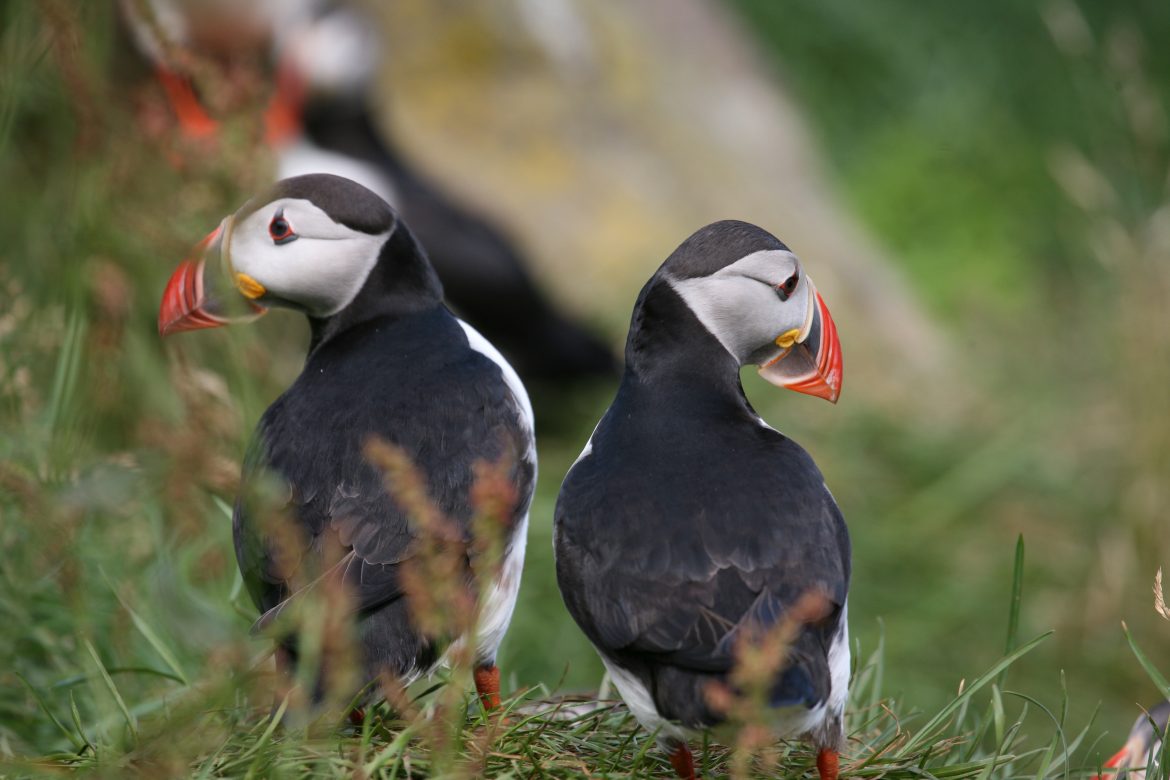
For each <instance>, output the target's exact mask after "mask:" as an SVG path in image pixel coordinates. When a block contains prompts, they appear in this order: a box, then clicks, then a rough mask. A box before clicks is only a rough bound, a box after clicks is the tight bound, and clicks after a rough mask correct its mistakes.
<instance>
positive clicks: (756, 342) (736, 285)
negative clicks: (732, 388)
mask: <svg viewBox="0 0 1170 780" xmlns="http://www.w3.org/2000/svg"><path fill="white" fill-rule="evenodd" d="M794 273H796V274H798V275H799V280H798V282H797V285H796V287H795V289H794V290H793V292H792V294H790V295H789V296H788V298H787V300H785V299H784V298H782V297H781V296H780V294H779V293H778V292H777V287H778V286H779V285H780V284H782V283H783V282H784V281H785V280H786V279H788V278H789V277H791V276H792V275H793V274H794ZM665 279H666V281H667V283H668V284H670V285H671V286H672V287H673V288H674V289H675V291H676V292H677V293H678V294H679V295H680V296H681V297H682V299H683V301H684V302H685V303H686V304H687V306H688V307H689V308H690V310H691V311H692V312H693V313H694V315H695V317H696V318H698V320H699V322H701V323H702V324H703V327H705V328H706V329H707V330H708V331H710V332H711V335H713V336H714V337H715V338H716V339H718V340H719V343H720V344H722V345H723V347H724V349H726V350H727V351H728V352H729V353H731V355H732V357H734V358H735V359H736V360H737V361H738V362H739V363H740V365H746V364H748V363H759V362H761V361H762V360H763V359H765V358H768V357H771V356H774V355H775V354H776V353H777V352H779V348H778V347H777V346H776V345H775V340H776V337H777V336H779V335H780V334H782V333H785V332H787V331H789V330H793V329H801V328H802V327H803V326H804V324H805V322H806V319H807V315H808V306H809V296H808V293H807V289H806V288H807V284H808V282H807V279H806V278H805V276H804V273H803V271H802V270H801V268H800V262H799V261H798V260H797V259H796V255H794V254H792V253H791V252H789V251H788V250H787V249H768V250H762V251H755V252H752V253H750V254H748V255H746V256H744V257H740V258H739V259H738V260H736V261H735V262H732V263H731V264H729V265H726V266H724V267H723V268H722V269H720V270H719V271H717V272H715V273H713V274H709V275H707V276H700V277H694V278H683V279H680V278H675V277H674V275H673V274H672V273H668V274H666V276H665Z"/></svg>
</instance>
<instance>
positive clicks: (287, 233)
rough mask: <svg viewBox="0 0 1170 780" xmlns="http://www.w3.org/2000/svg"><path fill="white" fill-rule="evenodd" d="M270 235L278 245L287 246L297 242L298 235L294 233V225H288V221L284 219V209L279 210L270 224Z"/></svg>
mask: <svg viewBox="0 0 1170 780" xmlns="http://www.w3.org/2000/svg"><path fill="white" fill-rule="evenodd" d="M268 235H269V236H271V237H272V241H273V243H276V244H287V243H288V242H290V241H296V240H297V234H296V233H294V232H293V229H292V225H290V224H288V220H287V219H285V218H284V209H277V211H276V214H274V215H273V217H272V221H271V222H269V223H268Z"/></svg>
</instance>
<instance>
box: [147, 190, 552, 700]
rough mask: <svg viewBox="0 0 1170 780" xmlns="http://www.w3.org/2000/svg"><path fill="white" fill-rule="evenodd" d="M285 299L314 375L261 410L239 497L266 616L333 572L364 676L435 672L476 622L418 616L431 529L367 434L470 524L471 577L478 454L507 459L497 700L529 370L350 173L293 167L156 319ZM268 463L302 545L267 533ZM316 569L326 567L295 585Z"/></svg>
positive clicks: (522, 494) (496, 575)
mask: <svg viewBox="0 0 1170 780" xmlns="http://www.w3.org/2000/svg"><path fill="white" fill-rule="evenodd" d="M273 307H281V308H287V309H292V310H293V311H297V312H300V313H302V314H303V315H305V317H307V319H308V322H309V326H310V332H311V339H310V343H309V348H308V356H307V358H306V360H305V365H304V369H303V370H302V372H301V374H300V375H299V376H298V377H297V378H296V380H295V381H294V382H293V383H292V385H291V386H290V387H289V388H288V389H287V390H286V391H285V392H284V393H283V394H282V395H281V396H280V397H279V398H277V399H276V401H275V402H273V404H272V405H271V406H269V407H268V409H267V411H265V412H264V414H263V416H262V417H261V418H260V421H259V424H258V425H257V427H256V430H255V434H254V436H253V439H252V443H251V444H250V446H249V447H248V454H247V455H246V457H245V462H244V466H243V473H242V479H241V488H240V494H239V497H238V498H237V500H236V503H235V510H234V516H233V522H232V526H233V537H234V541H235V552H236V558H237V562H238V564H239V567H240V572H241V574H242V576H243V580H244V583H245V584H246V586H247V589H248V592H249V594H250V595H251V598H252V601H253V602H254V603H255V605H256V608H257V609H258V610H259V613H260V617H259V619H258V620H257V621H256V624H255V626H254V629H255V630H256V631H259V630H262V629H265V628H267V627H268V626H272V625H275V626H279V625H280V623H278V622H277V618H278V617H279V616H280V615H281V613H282V612H283V611H284V610H286V609H287V608H289V607H294V606H296V605H298V604H300V603H302V602H303V600H304V594H305V592H306V591H307V590H311V589H312V587H319V585H320V583H321V581H322V580H325V581H328V582H330V583H334V584H338V585H340V586H342V587H344V588H345V589H346V590H347V592H348V594H349V596H350V598H349V600H348V602H347V603H348V607H349V610H350V611H351V612H352V614H353V618H354V623H355V626H356V638H357V645H358V648H359V650H360V655H361V669H360V673H361V675H362V679H361V682H362V683H368V682H370V681H373V680H376V679H378V678H379V677H380V676H381V675H382V674H385V673H389V674H392V675H394V676H395V677H396V678H398V679H399V680H401V681H403V682H404V683H409V682H410V681H412V680H414V679H416V678H417V677H419V676H420V675H423V674H427V673H430V672H431V671H433V670H434V669H435V668H436V667H437V666H438V665H440V664H442V663H444V662H445V660H446V657H445V656H444V652H445V650H446V649H448V648H449V647H450V646H451V645H450V644H445V643H451V642H466V641H470V640H471V638H470V637H446V638H444V637H433V636H427V635H425V634H424V633H423V632H422V631H421V630H420V629H419V627H418V625H417V621H416V619H415V617H414V616H412V607H411V601H412V594H411V593H410V592H408V591H409V588H408V587H407V586H406V585H404V571H405V569H404V566H405V565H406V564H408V563H410V562H411V561H413V560H414V559H415V556H416V554H417V552H418V547H419V543H420V542H421V540H420V539H419V538H418V533H417V532H416V531H415V530H414V529H413V527H412V525H411V522H410V518H409V517H408V515H407V510H406V508H404V507H403V506H401V505H400V503H399V502H398V501H397V500H396V498H395V497H393V496H392V495H391V494H390V493H389V492H388V491H387V489H386V487H385V486H384V485H385V481H384V479H385V478H384V475H383V473H382V472H381V471H379V470H378V469H377V468H375V467H374V465H372V464H371V463H370V462H369V460H368V459H367V457H366V455H365V448H366V447H367V445H368V443H369V442H370V441H371V440H378V439H380V440H383V441H386V442H390V443H391V444H393V445H395V446H397V447H398V448H399V449H400V450H401V451H403V452H404V453H405V454H406V456H407V457H409V458H410V460H411V461H412V463H413V464H414V466H415V468H416V469H417V470H418V472H419V473H420V474H421V475H422V477H423V478H424V480H425V487H426V490H427V494H428V497H429V499H430V501H431V502H432V503H433V505H434V506H435V508H437V510H438V511H439V512H441V513H442V515H443V516H444V517H445V518H447V520H448V521H449V522H450V523H451V524H453V527H454V528H455V529H456V530H457V534H455V535H454V538H448V539H446V540H445V543H446V544H448V545H454V546H455V547H454V550H455V555H456V556H457V560H458V561H459V562H460V565H462V566H463V568H464V569H465V570H466V572H467V574H468V577H467V579H468V581H470V580H471V579H472V578H471V572H473V571H474V569H473V567H474V566H475V565H476V559H477V557H478V556H477V555H476V553H475V550H476V549H477V548H476V547H475V541H476V540H475V539H473V529H472V520H473V515H474V513H475V511H476V509H475V505H474V503H475V502H474V500H473V499H474V497H473V495H472V492H473V490H475V488H476V473H477V469H478V468H479V464H482V463H488V464H499V467H500V468H501V469H502V473H504V474H505V475H506V479H507V482H508V484H509V485H510V487H511V488H512V489H514V491H515V494H514V495H515V497H516V500H515V502H514V506H512V507H510V508H509V509H507V510H505V511H504V512H503V514H504V515H505V516H504V517H502V518H499V520H500V522H501V527H502V539H501V542H502V550H503V552H502V556H501V562H500V565H499V566H498V569H495V570H491V571H489V577H490V580H487V582H489V583H490V584H489V585H486V586H485V587H487V592H486V593H483V592H481V593H478V594H477V595H478V598H479V603H480V605H481V613H480V616H479V621H478V626H477V630H476V631H475V637H474V641H475V647H474V656H475V670H474V678H475V684H476V689H477V692H478V694H479V696H480V700H481V701H482V702H483V703H484V705H485V706H486V707H488V708H494V707H496V706H498V705H499V702H500V691H499V669H498V667H497V666H496V654H497V650H498V648H499V646H500V642H501V641H502V640H503V638H504V634H505V632H506V631H507V628H508V624H509V621H510V620H511V616H512V611H513V608H514V607H515V603H516V595H517V592H518V590H519V587H520V576H521V572H522V569H523V564H524V549H525V543H526V534H527V527H528V508H529V505H530V503H531V500H532V493H533V489H534V486H535V481H536V455H535V439H534V434H533V431H534V426H533V415H532V407H531V405H530V403H529V400H528V395H527V393H526V391H525V389H524V386H523V384H522V383H521V381H520V379H519V377H518V376H517V374H516V372H515V371H514V370H513V369H512V368H511V366H510V365H509V364H508V362H507V361H506V360H505V359H504V358H503V357H502V356H501V355H500V353H499V352H498V351H497V350H496V349H495V348H494V347H493V346H492V345H491V343H490V342H489V341H488V340H487V339H485V338H484V337H483V336H482V335H480V333H479V332H478V331H476V330H475V329H474V328H473V327H472V326H470V325H468V324H467V323H466V322H464V321H462V320H460V319H458V318H457V317H455V316H454V315H453V314H452V313H451V312H450V311H449V310H448V309H447V307H446V306H445V305H444V303H443V288H442V285H441V284H440V282H439V279H438V277H437V276H436V274H435V271H434V268H433V267H432V266H431V264H430V262H429V261H428V259H427V255H426V253H425V252H424V251H423V249H422V247H421V246H420V245H419V243H418V241H417V240H416V239H415V237H414V235H413V234H412V232H411V230H410V228H409V227H408V226H407V224H406V222H405V221H404V220H403V219H402V217H401V216H400V215H399V214H398V213H397V212H396V211H395V210H394V209H393V208H391V207H390V206H389V205H388V204H387V203H386V202H385V201H384V200H382V199H381V198H379V197H378V196H377V195H375V194H374V193H373V192H371V191H370V190H368V189H366V188H365V187H363V186H361V185H359V184H357V183H355V182H353V181H350V180H348V179H344V178H341V177H339V176H334V175H330V174H310V175H305V176H298V177H294V178H290V179H284V180H281V181H279V182H277V183H276V184H275V185H273V186H272V188H271V189H270V190H268V191H267V192H265V193H263V194H261V195H258V196H256V197H254V198H252V199H251V200H249V201H248V202H247V203H245V204H244V206H243V207H241V208H240V209H239V210H238V211H236V212H235V213H234V214H232V215H230V216H228V217H226V218H225V219H224V220H223V221H222V222H221V223H220V225H219V226H218V227H217V228H216V229H215V230H214V231H212V232H211V233H210V234H209V235H208V236H207V237H206V238H205V239H204V240H203V241H202V242H201V243H200V244H199V245H198V247H197V251H196V253H195V256H194V257H192V258H190V259H188V260H186V261H184V262H183V263H181V264H180V265H179V267H178V269H177V270H175V272H174V274H173V275H172V276H171V278H170V281H169V282H168V283H167V286H166V289H165V292H164V295H163V299H162V304H161V307H160V309H159V317H158V326H159V332H160V334H161V335H163V336H169V335H171V334H174V333H179V332H182V331H188V330H196V329H203V328H213V327H217V326H221V325H226V324H230V323H238V322H245V321H249V320H251V319H254V318H256V317H257V316H260V315H261V314H263V313H265V312H266V311H267V310H268V309H270V308H273ZM272 476H275V478H276V479H278V480H279V481H280V482H281V483H283V485H285V486H286V487H287V493H288V495H289V496H290V498H289V505H288V507H287V509H288V512H289V514H291V517H292V520H293V523H294V524H295V527H296V530H297V531H298V533H297V534H296V536H297V537H298V538H299V540H300V542H299V546H297V547H295V549H293V550H292V551H291V552H290V551H289V550H288V549H287V547H288V544H289V543H288V541H287V540H283V541H282V544H283V545H284V547H283V548H280V547H279V546H278V545H277V544H276V542H275V540H274V539H273V538H272V537H271V536H270V535H266V533H265V528H264V527H263V525H262V523H261V522H260V520H259V519H258V517H257V516H256V515H257V514H258V513H257V512H256V510H255V509H254V508H252V507H251V506H250V502H249V501H248V500H246V498H247V497H248V496H249V495H250V489H251V488H254V487H256V486H257V485H258V484H260V482H261V481H262V480H265V479H271V477H272ZM461 550H462V553H460V551H461ZM459 556H461V557H459ZM290 560H291V564H290ZM421 570H422V571H426V569H421ZM298 575H300V576H298ZM306 576H310V577H318V579H316V580H314V581H313V582H312V583H311V587H300V588H299V589H298V585H297V583H299V582H301V581H303V580H304V579H305V577H306ZM480 581H484V580H480ZM407 584H409V583H407ZM457 585H458V583H457ZM277 641H278V648H277V651H278V652H277V662H278V665H279V666H280V667H281V671H283V672H285V673H286V674H291V673H292V671H293V670H295V667H296V661H297V647H296V644H295V640H294V639H293V638H290V637H287V636H283V637H278V640H277Z"/></svg>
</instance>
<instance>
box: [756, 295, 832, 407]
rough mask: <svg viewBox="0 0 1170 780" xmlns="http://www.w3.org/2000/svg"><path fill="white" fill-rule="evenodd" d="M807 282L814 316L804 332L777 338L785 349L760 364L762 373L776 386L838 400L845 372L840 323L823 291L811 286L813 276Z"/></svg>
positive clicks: (778, 342)
mask: <svg viewBox="0 0 1170 780" xmlns="http://www.w3.org/2000/svg"><path fill="white" fill-rule="evenodd" d="M808 284H809V298H810V299H811V300H810V308H811V317H810V318H809V322H808V324H807V326H806V327H805V328H804V332H803V333H801V334H799V335H798V336H796V338H795V340H794V341H792V342H791V343H789V344H787V345H785V344H784V343H782V341H781V339H784V338H785V337H784V336H781V337H780V338H779V339H777V344H779V345H780V346H782V348H783V351H782V352H781V353H780V354H779V355H778V356H776V357H775V358H774V359H772V360H770V361H768V362H767V363H765V364H764V365H762V366H760V376H762V377H763V378H764V379H766V380H767V381H769V382H771V383H772V384H774V385H776V386H777V387H786V388H788V389H789V390H795V391H796V392H798V393H807V394H808V395H815V396H816V397H818V398H824V399H825V400H826V401H830V402H831V403H837V398H838V397H839V396H840V395H841V373H842V362H841V342H840V340H839V339H838V338H837V325H836V324H835V323H834V322H833V318H832V316H831V315H830V314H829V307H828V306H826V305H825V301H824V299H823V298H821V294H820V293H819V292H817V291H816V288H814V287H813V286H812V280H811V279H810V280H809V281H808ZM792 332H793V333H796V331H792ZM785 335H788V334H785Z"/></svg>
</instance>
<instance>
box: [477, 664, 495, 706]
mask: <svg viewBox="0 0 1170 780" xmlns="http://www.w3.org/2000/svg"><path fill="white" fill-rule="evenodd" d="M475 691H476V693H478V694H479V701H480V703H481V704H483V708H484V709H485V710H487V711H489V712H490V711H492V710H495V709H499V707H500V668H499V667H498V666H494V665H493V666H481V667H479V668H478V669H476V670H475Z"/></svg>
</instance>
